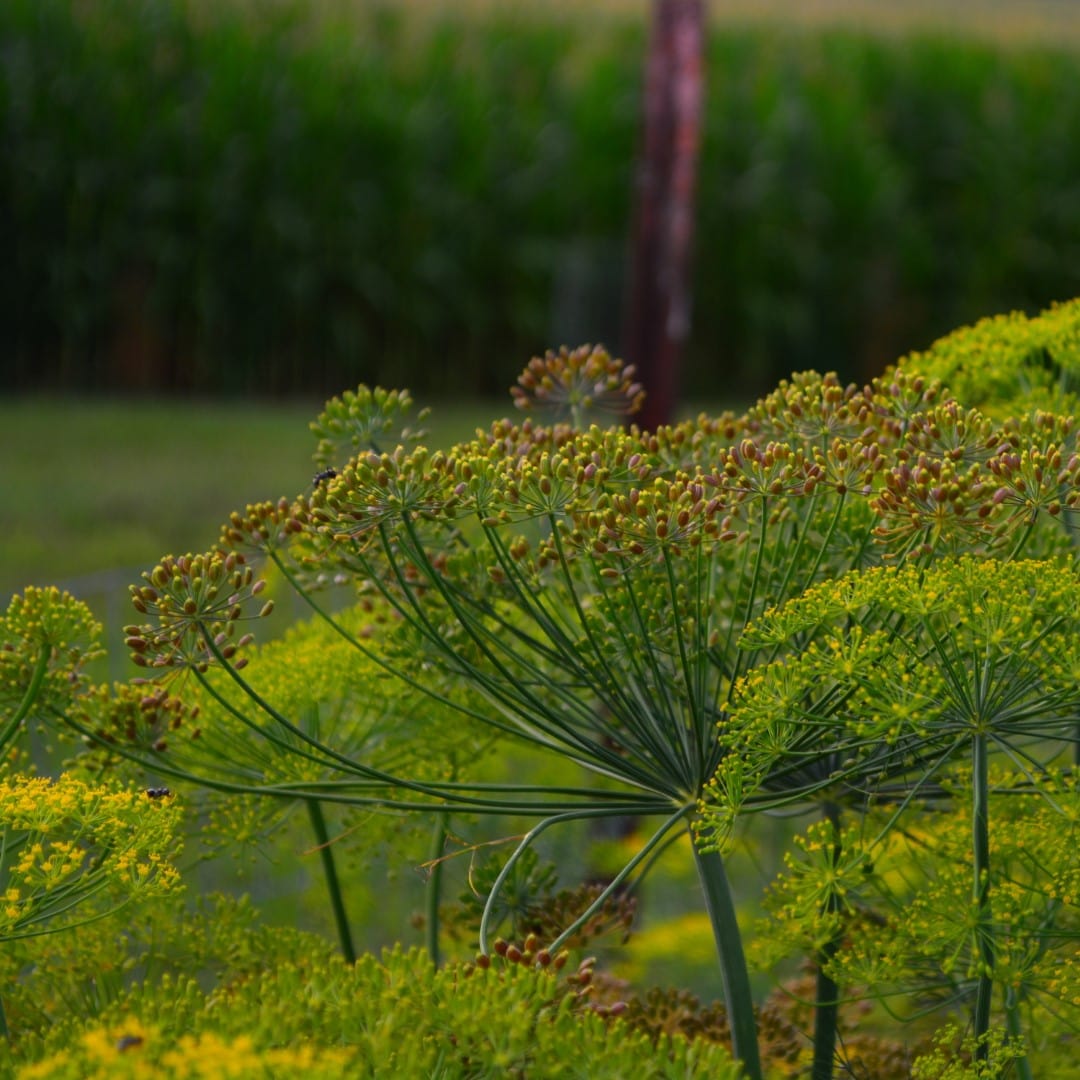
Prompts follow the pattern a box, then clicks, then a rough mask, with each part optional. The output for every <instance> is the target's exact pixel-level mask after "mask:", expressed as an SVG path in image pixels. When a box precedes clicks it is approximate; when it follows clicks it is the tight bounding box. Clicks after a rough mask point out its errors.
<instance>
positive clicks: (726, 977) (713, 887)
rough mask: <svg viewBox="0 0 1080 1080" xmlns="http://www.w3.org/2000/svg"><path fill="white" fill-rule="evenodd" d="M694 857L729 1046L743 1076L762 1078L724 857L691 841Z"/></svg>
mask: <svg viewBox="0 0 1080 1080" xmlns="http://www.w3.org/2000/svg"><path fill="white" fill-rule="evenodd" d="M691 839H692V838H691ZM694 858H695V860H696V862H697V868H698V876H699V877H700V879H701V888H702V891H703V892H704V893H705V906H706V908H707V909H708V912H709V919H710V921H711V922H712V928H713V937H714V938H715V940H716V950H717V953H718V954H719V957H720V972H721V976H722V977H723V982H724V1004H725V1005H726V1007H727V1014H728V1023H729V1025H730V1026H731V1043H732V1049H733V1051H734V1053H735V1057H736V1059H737V1060H738V1061H739V1062H740V1063H741V1064H742V1067H743V1069H744V1070H745V1071H746V1078H747V1080H762V1074H761V1057H760V1054H759V1052H758V1039H757V1023H756V1021H755V1020H754V1002H753V998H752V996H751V993H750V975H749V973H748V972H747V970H746V957H745V955H744V954H743V945H742V935H741V934H740V933H739V924H738V922H737V921H736V917H735V902H734V900H733V899H732V896H731V887H730V885H729V884H728V878H727V870H726V869H725V867H724V859H723V856H722V855H720V854H719V853H718V852H715V851H709V852H701V851H699V850H698V848H697V845H694Z"/></svg>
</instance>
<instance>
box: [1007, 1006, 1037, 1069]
mask: <svg viewBox="0 0 1080 1080" xmlns="http://www.w3.org/2000/svg"><path fill="white" fill-rule="evenodd" d="M1005 1026H1006V1028H1007V1030H1008V1032H1009V1036H1010V1038H1013V1039H1023V1037H1024V1032H1023V1025H1022V1024H1021V1022H1020V997H1019V995H1018V994H1017V992H1016V990H1015V989H1014V988H1013V987H1011V986H1009V987H1007V988H1006V990H1005ZM1015 1065H1016V1075H1017V1077H1018V1080H1035V1076H1034V1074H1033V1073H1032V1071H1031V1062H1030V1061H1028V1059H1027V1054H1024V1056H1023V1057H1021V1058H1018V1059H1017V1060H1016V1062H1015Z"/></svg>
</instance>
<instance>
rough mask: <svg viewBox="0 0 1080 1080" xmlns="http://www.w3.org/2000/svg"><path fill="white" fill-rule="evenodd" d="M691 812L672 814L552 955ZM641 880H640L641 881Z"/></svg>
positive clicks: (552, 947) (557, 942)
mask: <svg viewBox="0 0 1080 1080" xmlns="http://www.w3.org/2000/svg"><path fill="white" fill-rule="evenodd" d="M689 812H690V807H688V806H687V807H683V808H682V809H680V810H678V811H676V813H674V814H672V816H671V817H670V818H668V820H667V821H665V822H664V824H663V825H661V826H660V828H659V829H657V830H656V832H655V833H653V835H652V836H651V837H650V838H649V840H648V842H647V843H645V845H644V846H643V847H642V849H641V850H640V851H639V852H638V853H637V854H636V855H635V856H634V857H633V858H632V859H631V860H630V861H629V862H628V863H627V864H626V865H625V866H624V867H623V868H622V869H621V870H620V871H619V872H618V873H617V874H616V875H615V877H613V878H612V879H611V881H610V882H609V883H608V885H607V887H606V888H605V889H604V890H603V892H601V893H600V895H599V896H598V897H597V898H596V899H595V900H594V901H593V902H592V903H591V904H590V905H589V906H588V907H587V908H586V909H585V910H584V911H583V912H582V913H581V914H580V915H579V916H578V917H577V918H576V919H575V920H574V921H573V922H572V923H571V924H570V925H569V926H568V927H567V928H566V929H565V930H563V932H562V933H561V934H560V935H559V936H558V937H557V938H556V939H555V940H554V941H553V942H552V943H551V944H550V945H549V946H548V949H549V950H550V951H551V952H552V953H556V952H558V950H559V949H561V948H562V946H563V945H565V944H566V942H567V941H569V940H570V938H571V937H572V936H573V935H574V934H576V933H577V931H578V930H580V929H581V927H583V926H584V925H585V924H586V923H587V922H588V921H589V920H590V919H591V918H592V917H593V916H594V915H595V914H596V913H597V912H598V911H599V910H600V909H601V908H602V907H603V906H604V904H605V903H607V900H608V897H610V896H611V895H612V894H613V893H615V892H616V891H617V890H618V889H619V888H620V887H621V886H622V883H623V882H624V881H625V880H626V879H627V878H628V877H629V876H630V875H631V874H632V873H633V872H634V871H635V870H636V869H637V868H638V867H639V866H640V865H641V864H642V863H643V862H645V861H646V860H647V859H650V857H651V856H652V855H653V854H654V852H656V851H657V850H658V849H660V847H661V845H663V844H664V841H665V839H666V837H667V834H668V833H669V832H670V831H671V829H672V828H673V827H674V826H675V825H677V824H678V823H679V821H680V820H682V818H684V817H686V815H687V814H688V813H689ZM639 880H640V879H639Z"/></svg>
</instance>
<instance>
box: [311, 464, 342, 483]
mask: <svg viewBox="0 0 1080 1080" xmlns="http://www.w3.org/2000/svg"><path fill="white" fill-rule="evenodd" d="M335 476H337V469H335V468H333V466H331V467H330V468H329V469H323V470H322V471H321V472H317V473H316V474H315V475H314V477H312V480H311V483H312V486H313V487H318V486H319V485H320V484H321V483H322V482H323V481H324V480H333V479H334V477H335Z"/></svg>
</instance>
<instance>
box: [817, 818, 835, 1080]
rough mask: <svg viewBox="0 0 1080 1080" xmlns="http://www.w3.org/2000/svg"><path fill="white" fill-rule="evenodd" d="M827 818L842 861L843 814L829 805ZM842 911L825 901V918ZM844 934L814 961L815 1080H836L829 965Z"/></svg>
mask: <svg viewBox="0 0 1080 1080" xmlns="http://www.w3.org/2000/svg"><path fill="white" fill-rule="evenodd" d="M825 817H826V819H827V820H828V821H829V822H830V823H831V824H832V828H833V848H832V862H833V866H836V865H837V864H838V863H839V861H840V810H839V808H838V807H837V806H836V804H835V803H826V804H825ZM838 907H839V904H838V901H837V898H836V895H835V894H830V896H829V898H828V899H827V900H826V901H825V908H824V912H823V914H825V915H830V914H832V913H833V912H835V911H836V910H837V908H838ZM841 936H842V935H841V934H840V933H839V932H838V933H836V934H834V935H833V936H832V937H831V938H830V939H829V940H828V941H827V942H826V943H825V945H824V946H823V947H822V949H821V950H820V951H819V953H818V955H817V956H816V957H815V958H814V959H815V961H816V966H817V978H816V982H817V986H816V991H815V1004H814V1062H813V1066H812V1068H811V1072H810V1075H811V1077H812V1080H832V1076H833V1067H834V1061H835V1059H836V1030H837V1021H838V1019H839V1011H840V1007H839V996H840V988H839V987H838V986H837V985H836V982H835V980H834V979H832V978H831V977H830V976H829V975H828V973H827V972H828V967H829V963H830V962H831V961H832V959H833V957H834V956H835V955H836V953H837V950H838V949H839V948H840V940H841Z"/></svg>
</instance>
